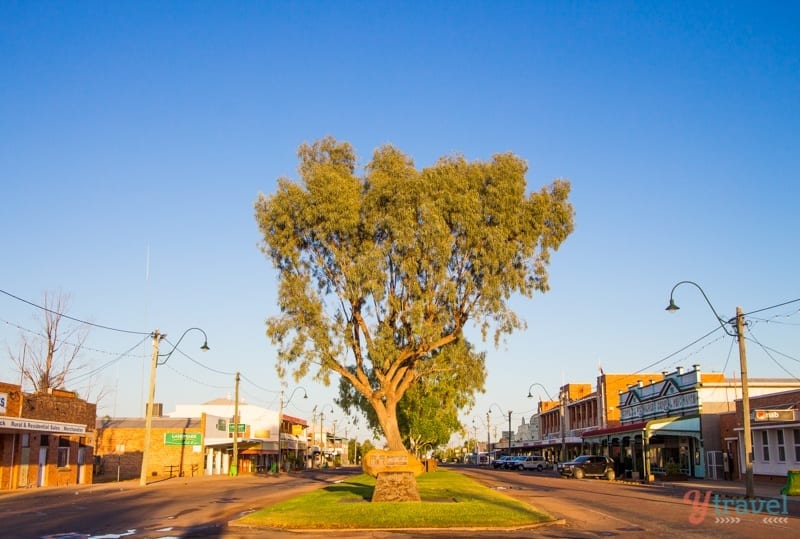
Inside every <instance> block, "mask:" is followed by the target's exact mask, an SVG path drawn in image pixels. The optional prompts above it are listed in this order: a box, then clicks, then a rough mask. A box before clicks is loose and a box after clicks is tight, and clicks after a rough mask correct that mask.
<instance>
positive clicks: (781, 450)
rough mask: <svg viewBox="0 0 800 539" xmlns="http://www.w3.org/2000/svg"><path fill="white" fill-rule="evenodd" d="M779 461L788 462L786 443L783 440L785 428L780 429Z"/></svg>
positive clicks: (778, 432)
mask: <svg viewBox="0 0 800 539" xmlns="http://www.w3.org/2000/svg"><path fill="white" fill-rule="evenodd" d="M777 434H778V462H786V444H785V443H784V441H783V430H778V431H777Z"/></svg>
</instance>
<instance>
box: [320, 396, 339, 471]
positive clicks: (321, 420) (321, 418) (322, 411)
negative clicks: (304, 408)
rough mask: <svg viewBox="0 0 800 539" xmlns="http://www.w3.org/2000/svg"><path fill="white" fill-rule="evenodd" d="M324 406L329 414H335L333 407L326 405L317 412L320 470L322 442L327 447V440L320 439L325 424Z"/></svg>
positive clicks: (323, 454) (322, 454)
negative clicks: (329, 411)
mask: <svg viewBox="0 0 800 539" xmlns="http://www.w3.org/2000/svg"><path fill="white" fill-rule="evenodd" d="M326 406H327V407H328V408H330V409H331V413H333V412H335V410H334V409H333V406H331V405H330V404H328V403H325V404H323V405H322V408H320V410H319V441H320V446H319V467H320V468H322V459H323V458H324V456H325V453H323V451H322V442H323V440H324V442H325V446H326V447H327V445H328V440H327V439H323V437H322V428H323V425H324V424H325V407H326Z"/></svg>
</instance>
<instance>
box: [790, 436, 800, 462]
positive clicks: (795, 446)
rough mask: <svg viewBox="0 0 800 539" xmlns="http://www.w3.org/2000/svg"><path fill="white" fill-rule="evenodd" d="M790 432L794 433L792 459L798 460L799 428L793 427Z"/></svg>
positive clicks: (799, 446) (799, 445)
mask: <svg viewBox="0 0 800 539" xmlns="http://www.w3.org/2000/svg"><path fill="white" fill-rule="evenodd" d="M792 434H793V435H794V436H793V438H794V461H795V462H800V429H793V430H792Z"/></svg>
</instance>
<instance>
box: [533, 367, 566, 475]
mask: <svg viewBox="0 0 800 539" xmlns="http://www.w3.org/2000/svg"><path fill="white" fill-rule="evenodd" d="M533 386H539V387H541V388H542V389H543V390H544V393H545V395H547V398H548V399H550V401H551V402H552V401H555V399H554V398H553V397H551V396H550V393H549V392H548V391H547V388H546V387H544V386H543V385H542V384H540V383H539V382H534V383H532V384H531V386H530V387H529V388H528V398H529V399H532V398H533V393H531V389H533ZM558 423H559V426H560V427H561V461H562V462H564V461H566V460H567V425H566V422H565V421H564V399H563V398H561V396H560V395H559V399H558Z"/></svg>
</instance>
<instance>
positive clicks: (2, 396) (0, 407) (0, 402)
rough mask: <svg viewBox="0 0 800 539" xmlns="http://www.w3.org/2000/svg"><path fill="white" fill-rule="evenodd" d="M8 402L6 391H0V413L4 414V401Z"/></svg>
mask: <svg viewBox="0 0 800 539" xmlns="http://www.w3.org/2000/svg"><path fill="white" fill-rule="evenodd" d="M7 402H8V393H0V414H3V415H5V414H6V403H7Z"/></svg>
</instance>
